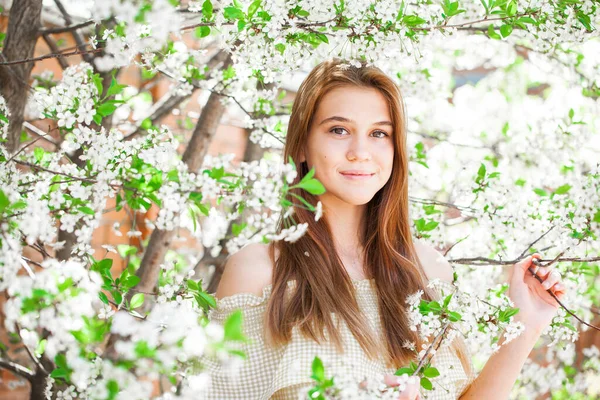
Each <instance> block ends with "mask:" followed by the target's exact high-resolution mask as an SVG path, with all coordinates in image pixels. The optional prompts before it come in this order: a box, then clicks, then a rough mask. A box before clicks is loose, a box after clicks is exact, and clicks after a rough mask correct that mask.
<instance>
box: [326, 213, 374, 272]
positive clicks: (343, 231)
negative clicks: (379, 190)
mask: <svg viewBox="0 0 600 400" xmlns="http://www.w3.org/2000/svg"><path fill="white" fill-rule="evenodd" d="M365 211H366V205H363V206H354V205H351V204H347V203H343V204H335V205H331V204H329V205H328V204H325V203H323V214H324V215H325V218H326V220H327V224H328V225H329V229H330V230H331V234H332V239H333V242H334V244H335V246H336V250H337V253H338V256H339V257H340V259H341V260H342V262H343V263H344V264H345V265H344V266H345V267H346V270H347V271H348V274H350V275H351V276H352V277H358V278H362V275H363V265H362V261H363V246H362V243H361V240H360V232H361V230H362V224H363V223H364V215H365Z"/></svg>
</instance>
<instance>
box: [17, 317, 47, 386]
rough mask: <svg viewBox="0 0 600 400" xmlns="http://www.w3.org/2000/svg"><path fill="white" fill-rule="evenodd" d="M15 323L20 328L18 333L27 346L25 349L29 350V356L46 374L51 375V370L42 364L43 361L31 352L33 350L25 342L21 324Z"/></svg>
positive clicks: (24, 345)
mask: <svg viewBox="0 0 600 400" xmlns="http://www.w3.org/2000/svg"><path fill="white" fill-rule="evenodd" d="M15 325H16V326H17V329H18V330H19V332H17V333H18V335H19V337H20V338H21V342H22V343H23V347H25V350H26V351H27V354H29V357H30V358H31V360H32V361H33V362H34V363H35V365H36V366H37V367H38V368H39V369H40V370H41V371H42V372H43V373H44V374H45V375H49V374H50V372H48V371H47V370H46V368H44V366H43V365H42V363H41V362H40V360H38V358H37V357H36V356H35V355H34V354H33V353H31V350H29V346H27V345H26V344H25V343H24V342H23V338H22V337H21V327H20V326H19V324H18V323H15Z"/></svg>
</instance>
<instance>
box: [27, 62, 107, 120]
mask: <svg viewBox="0 0 600 400" xmlns="http://www.w3.org/2000/svg"><path fill="white" fill-rule="evenodd" d="M92 74H93V69H92V67H91V66H90V65H89V64H87V63H85V62H82V63H80V64H77V65H73V66H71V67H69V68H67V69H66V70H65V71H64V72H63V78H62V80H61V81H60V82H59V83H58V84H57V85H56V86H54V87H52V88H50V89H49V90H48V89H45V88H42V87H38V88H37V91H36V92H35V94H34V99H35V101H36V103H37V105H38V108H39V111H40V117H42V118H43V117H49V118H53V119H56V120H57V121H58V126H59V127H61V128H66V129H72V128H73V127H74V126H75V123H76V122H78V123H80V124H82V123H84V124H86V125H89V124H90V123H91V122H92V118H93V117H94V115H95V114H96V101H97V98H98V96H99V95H100V93H98V90H97V88H96V86H95V85H94V84H93V83H92V80H91V77H92Z"/></svg>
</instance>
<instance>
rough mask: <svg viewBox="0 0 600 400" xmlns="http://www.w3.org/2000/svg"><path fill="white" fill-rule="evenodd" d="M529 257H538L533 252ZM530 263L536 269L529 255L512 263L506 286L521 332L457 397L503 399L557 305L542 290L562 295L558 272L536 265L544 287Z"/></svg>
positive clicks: (500, 350)
mask: <svg viewBox="0 0 600 400" xmlns="http://www.w3.org/2000/svg"><path fill="white" fill-rule="evenodd" d="M533 257H536V258H539V257H540V256H539V254H534V255H533ZM530 266H531V267H533V268H536V267H535V265H533V264H532V257H531V256H530V257H527V258H526V259H525V260H523V261H521V262H519V263H517V264H515V265H514V266H513V270H512V274H511V278H510V289H509V296H510V298H511V300H512V301H513V302H514V303H515V307H518V308H519V313H518V314H517V315H516V316H515V320H516V321H520V322H522V323H523V324H524V325H525V331H524V332H523V333H521V335H519V336H518V337H517V338H515V339H513V340H512V341H511V342H509V343H507V344H505V345H502V346H501V347H500V349H499V350H498V351H497V352H496V353H495V354H493V355H492V356H491V357H490V359H489V360H488V362H487V363H486V365H485V367H484V368H483V370H482V371H481V373H480V374H479V375H478V376H477V378H476V379H475V380H474V381H473V383H472V384H471V386H470V387H469V388H468V389H467V390H466V391H465V392H464V393H463V395H462V396H461V397H460V398H461V399H492V400H495V399H498V400H500V399H502V400H504V399H507V398H508V397H509V395H510V392H511V389H512V387H513V385H514V384H515V382H516V380H517V378H518V376H519V374H520V373H521V369H522V368H523V364H525V360H526V359H527V357H528V356H529V353H530V352H531V350H532V349H533V346H534V345H535V343H536V341H537V340H538V338H539V337H540V335H541V332H542V331H543V330H544V328H545V327H546V326H548V325H549V324H550V322H551V321H552V318H553V317H554V315H555V314H556V309H557V308H558V304H557V303H556V301H555V300H554V299H553V298H552V296H550V294H549V293H547V292H546V290H547V288H552V290H553V291H554V293H555V294H556V296H557V297H558V298H559V299H560V298H561V297H562V296H563V295H564V286H563V285H562V284H561V283H560V275H558V274H555V273H550V271H549V270H548V269H547V268H540V269H539V270H538V271H537V272H536V273H537V275H538V276H540V277H541V278H542V279H543V280H544V283H545V284H546V286H547V287H544V286H542V283H540V282H538V281H537V280H536V279H535V278H534V277H533V276H532V275H531V273H530V272H528V268H529V267H530ZM503 342H504V338H502V339H501V340H500V344H502V343H503Z"/></svg>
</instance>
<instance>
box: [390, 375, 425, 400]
mask: <svg viewBox="0 0 600 400" xmlns="http://www.w3.org/2000/svg"><path fill="white" fill-rule="evenodd" d="M408 379H409V381H408V382H407V383H406V384H405V386H406V387H405V388H404V390H403V391H401V392H400V394H399V396H398V397H396V399H397V400H421V395H420V394H419V387H420V384H419V379H418V378H417V377H414V376H411V377H410V378H408ZM383 381H384V382H385V384H386V385H388V386H392V387H394V386H398V385H399V382H398V377H397V376H396V375H389V374H388V375H385V376H384V378H383Z"/></svg>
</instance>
